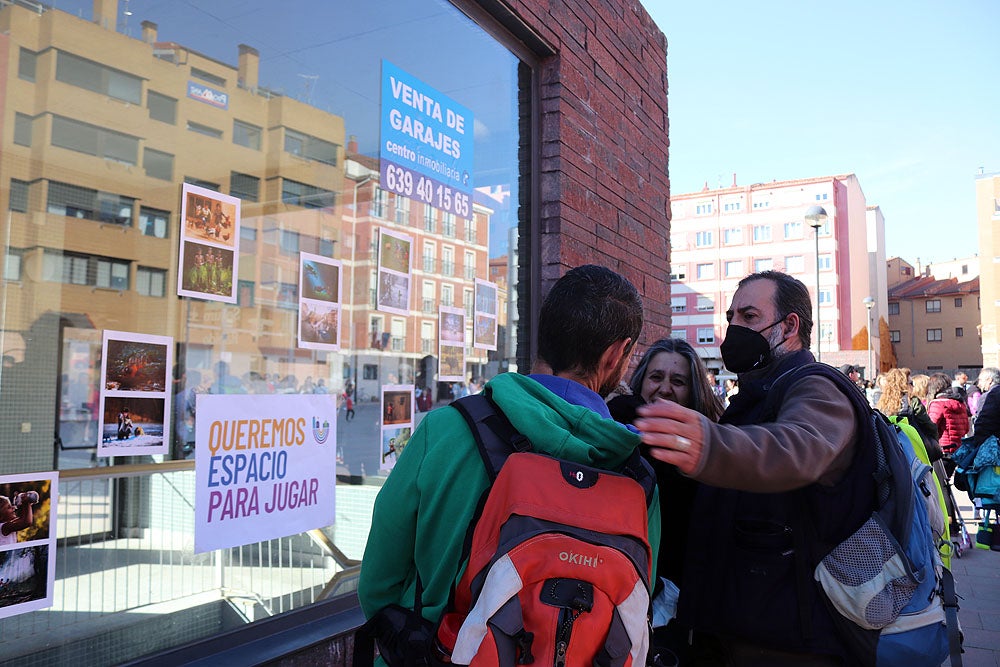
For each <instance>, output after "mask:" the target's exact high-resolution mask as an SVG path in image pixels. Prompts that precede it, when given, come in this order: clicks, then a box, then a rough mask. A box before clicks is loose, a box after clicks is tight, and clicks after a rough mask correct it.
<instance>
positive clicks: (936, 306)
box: [924, 299, 941, 340]
mask: <svg viewBox="0 0 1000 667" xmlns="http://www.w3.org/2000/svg"><path fill="white" fill-rule="evenodd" d="M924 308H925V310H926V312H928V313H940V312H941V299H927V301H926V302H925V303H924ZM928 340H929V339H928Z"/></svg>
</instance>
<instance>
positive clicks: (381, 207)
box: [371, 185, 389, 218]
mask: <svg viewBox="0 0 1000 667" xmlns="http://www.w3.org/2000/svg"><path fill="white" fill-rule="evenodd" d="M388 208H389V193H388V192H386V191H385V190H383V189H382V188H380V187H379V186H377V185H376V186H375V196H374V197H372V206H371V215H373V216H375V217H376V218H384V217H385V216H386V213H387V211H388Z"/></svg>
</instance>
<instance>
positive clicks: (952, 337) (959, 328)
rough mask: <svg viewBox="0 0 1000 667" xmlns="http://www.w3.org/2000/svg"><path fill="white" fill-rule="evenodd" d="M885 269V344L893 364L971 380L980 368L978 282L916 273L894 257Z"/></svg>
mask: <svg viewBox="0 0 1000 667" xmlns="http://www.w3.org/2000/svg"><path fill="white" fill-rule="evenodd" d="M888 265H889V269H888V273H889V275H890V276H891V278H890V285H889V340H890V342H891V343H892V349H893V352H894V353H895V356H896V365H897V366H900V367H905V368H910V369H912V370H913V371H914V372H935V371H942V372H944V373H947V374H949V375H950V374H952V373H954V372H955V371H957V370H959V369H961V370H965V371H966V372H968V374H969V376H970V377H972V376H975V375H976V374H977V373H978V370H979V369H980V368H982V366H983V356H982V352H981V348H980V338H979V322H980V305H979V304H980V298H979V278H972V279H971V280H966V281H960V280H959V279H958V278H945V279H943V280H938V279H937V278H935V277H934V276H933V275H915V274H916V273H917V271H916V269H915V268H914V266H913V265H912V264H909V263H908V262H906V261H905V260H902V259H900V258H898V257H894V258H892V259H890V260H889V261H888Z"/></svg>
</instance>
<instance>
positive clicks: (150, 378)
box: [104, 339, 168, 392]
mask: <svg viewBox="0 0 1000 667" xmlns="http://www.w3.org/2000/svg"><path fill="white" fill-rule="evenodd" d="M167 354H168V349H167V345H165V344H161V343H150V342H147V341H142V340H116V339H108V341H107V346H106V351H105V354H104V360H105V370H106V372H105V379H104V388H105V389H106V390H112V391H116V390H117V391H153V392H164V391H167Z"/></svg>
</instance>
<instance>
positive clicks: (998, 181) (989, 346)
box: [976, 174, 1000, 367]
mask: <svg viewBox="0 0 1000 667" xmlns="http://www.w3.org/2000/svg"><path fill="white" fill-rule="evenodd" d="M976 220H977V221H978V223H979V256H980V257H982V258H984V259H983V262H982V264H981V267H980V269H981V271H982V273H981V275H980V284H981V285H982V303H983V310H982V334H983V341H982V355H983V363H984V364H985V365H987V366H994V367H995V366H1000V271H998V270H997V266H1000V265H998V264H997V262H998V261H1000V234H998V233H997V223H998V222H1000V174H980V175H979V176H977V177H976Z"/></svg>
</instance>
